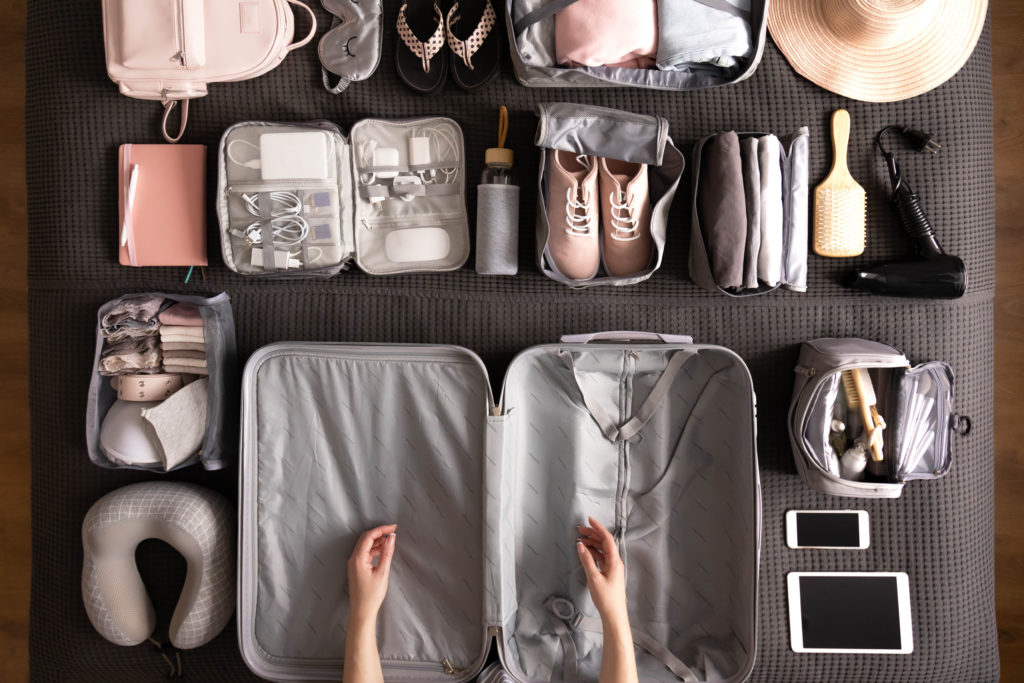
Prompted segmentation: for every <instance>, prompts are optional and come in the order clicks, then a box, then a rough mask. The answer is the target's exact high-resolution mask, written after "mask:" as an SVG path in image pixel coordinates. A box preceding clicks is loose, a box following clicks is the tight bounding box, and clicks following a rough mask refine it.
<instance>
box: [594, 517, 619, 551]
mask: <svg viewBox="0 0 1024 683" xmlns="http://www.w3.org/2000/svg"><path fill="white" fill-rule="evenodd" d="M589 519H590V526H592V527H594V530H595V531H596V532H597V534H598V537H599V538H600V543H601V550H602V552H604V554H605V557H608V558H611V557H612V556H615V557H618V556H619V551H618V550H617V549H616V547H615V539H614V538H612V535H611V533H610V532H609V531H608V530H607V529H605V528H604V526H603V525H602V524H601V522H599V521H597V520H596V519H594V518H593V517H590V518H589Z"/></svg>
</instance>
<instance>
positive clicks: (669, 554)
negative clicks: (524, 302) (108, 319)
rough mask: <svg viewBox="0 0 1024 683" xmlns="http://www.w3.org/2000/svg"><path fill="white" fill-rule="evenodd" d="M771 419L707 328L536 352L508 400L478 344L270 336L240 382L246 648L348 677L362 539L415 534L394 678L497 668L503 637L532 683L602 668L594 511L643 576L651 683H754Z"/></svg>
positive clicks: (633, 597) (241, 595) (283, 669)
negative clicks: (587, 538) (587, 569)
mask: <svg viewBox="0 0 1024 683" xmlns="http://www.w3.org/2000/svg"><path fill="white" fill-rule="evenodd" d="M595 342H596V343H595ZM754 413H755V405H754V392H753V384H752V382H751V378H750V373H749V372H748V370H747V367H746V365H745V364H744V362H743V360H742V359H740V357H739V356H737V355H736V354H735V353H733V352H732V351H730V350H728V349H725V348H723V347H720V346H713V345H706V344H694V343H693V342H692V340H691V339H690V338H689V337H678V336H671V335H655V334H648V333H637V332H625V333H615V332H613V333H599V334H594V335H580V336H572V337H565V338H563V339H562V340H561V342H560V343H556V344H548V345H542V346H535V347H532V348H529V349H525V350H523V352H522V353H520V354H519V355H518V356H516V358H515V359H514V360H513V361H512V363H511V365H510V366H509V368H508V370H507V371H506V373H505V376H504V386H503V388H502V392H501V396H500V397H498V399H497V400H495V397H494V396H493V395H492V393H491V381H490V380H489V379H488V375H487V371H486V369H485V367H484V363H483V361H482V360H481V359H480V357H479V356H477V355H476V354H474V353H473V352H472V351H470V350H468V349H464V348H461V347H455V346H445V345H425V344H344V343H302V342H288V343H277V344H272V345H270V346H266V347H263V348H262V349H259V350H258V351H256V352H255V353H254V354H253V356H252V357H251V358H250V359H249V362H248V364H247V366H246V369H245V372H244V374H243V379H242V439H241V449H242V453H241V466H240V485H239V501H238V504H239V535H238V538H239V567H238V642H239V648H240V650H241V652H242V657H243V659H244V660H245V662H246V664H247V665H248V666H249V668H250V669H252V671H253V672H254V673H256V674H258V675H259V676H262V677H264V678H268V679H271V680H307V681H308V680H337V679H338V675H339V672H340V671H342V669H343V667H344V665H345V662H344V661H343V656H344V653H345V637H346V633H345V629H346V621H347V617H348V609H349V601H348V597H347V596H346V592H345V582H344V580H340V579H339V577H344V575H345V565H346V560H347V558H348V555H349V554H350V553H351V552H352V548H353V545H354V543H355V541H356V538H357V537H358V536H359V534H360V533H361V532H362V531H363V530H364V529H368V528H371V527H374V526H377V525H379V524H383V523H396V524H398V540H397V544H398V545H397V550H396V552H395V556H394V560H393V563H392V565H391V575H390V580H389V588H388V599H387V600H385V601H384V605H383V607H382V609H381V613H380V616H379V617H378V622H377V633H378V637H379V645H380V658H381V665H382V669H383V673H384V678H385V679H386V680H388V681H393V682H394V681H398V682H408V683H413V682H423V681H451V682H452V683H461V682H465V681H471V680H475V679H476V677H477V676H478V675H479V673H480V671H481V669H482V668H483V667H484V665H485V662H486V661H487V656H488V652H489V651H490V649H491V644H492V643H495V644H496V645H497V648H498V652H499V653H500V655H501V663H502V666H503V667H504V669H505V670H506V671H507V672H509V674H510V675H511V676H513V677H514V679H515V680H516V681H530V682H532V683H539V682H540V681H545V682H548V681H554V682H556V683H557V682H561V681H564V682H565V683H571V682H572V681H576V680H579V681H596V680H597V678H598V672H599V669H600V666H601V648H602V634H601V622H600V618H599V617H598V614H597V611H596V609H595V607H594V604H593V602H592V600H591V598H590V594H589V592H588V591H587V585H586V577H585V575H584V572H583V568H582V567H581V565H580V562H579V557H578V555H577V554H576V550H575V543H576V538H577V532H576V529H575V526H574V525H575V524H578V523H582V522H584V521H585V520H586V518H587V516H593V517H594V518H596V519H597V520H599V521H600V522H601V523H603V524H605V525H606V526H607V527H608V528H609V530H610V531H611V532H612V533H613V534H614V536H615V538H616V541H617V544H618V548H619V553H620V555H621V556H622V558H623V561H624V563H625V565H626V596H627V599H628V602H629V605H630V613H629V616H630V626H631V627H632V629H633V638H634V641H635V642H636V644H637V665H638V669H639V671H640V672H641V676H642V679H643V680H645V681H661V682H664V683H669V682H673V681H679V680H683V681H687V682H689V683H697V681H708V682H715V683H726V682H728V683H740V681H743V680H745V679H746V677H747V676H748V675H749V674H750V670H751V668H752V667H753V664H754V655H755V652H756V651H757V642H756V641H757V590H758V554H759V549H760V535H761V534H760V531H761V496H760V484H759V479H758V468H757V454H756V438H755V426H754Z"/></svg>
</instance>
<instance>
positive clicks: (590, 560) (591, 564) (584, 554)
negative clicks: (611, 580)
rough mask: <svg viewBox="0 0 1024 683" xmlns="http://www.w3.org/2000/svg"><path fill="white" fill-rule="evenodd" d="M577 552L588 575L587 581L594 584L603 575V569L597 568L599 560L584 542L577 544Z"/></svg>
mask: <svg viewBox="0 0 1024 683" xmlns="http://www.w3.org/2000/svg"><path fill="white" fill-rule="evenodd" d="M576 554H577V555H579V557H580V564H582V565H583V571H584V572H585V573H586V575H587V583H588V584H590V585H591V586H593V585H594V582H595V581H597V579H598V577H600V576H601V571H600V570H599V569H598V568H597V560H596V559H595V558H594V555H593V553H592V552H591V551H590V550H589V549H588V548H587V546H585V545H583V543H582V542H579V543H577V544H576Z"/></svg>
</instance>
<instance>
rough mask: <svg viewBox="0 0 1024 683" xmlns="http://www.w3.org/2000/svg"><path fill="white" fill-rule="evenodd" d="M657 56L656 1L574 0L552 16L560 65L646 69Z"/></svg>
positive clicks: (556, 56) (556, 53)
mask: <svg viewBox="0 0 1024 683" xmlns="http://www.w3.org/2000/svg"><path fill="white" fill-rule="evenodd" d="M657 54H658V5H657V2H656V1H655V0H629V2H623V0H577V2H574V3H573V4H571V5H569V6H568V7H566V8H565V9H563V10H562V11H561V12H559V13H558V14H556V15H555V58H556V59H557V60H558V63H559V64H561V65H563V66H570V67H575V66H621V67H627V68H633V69H648V68H651V67H653V66H654V64H655V56H656V55H657Z"/></svg>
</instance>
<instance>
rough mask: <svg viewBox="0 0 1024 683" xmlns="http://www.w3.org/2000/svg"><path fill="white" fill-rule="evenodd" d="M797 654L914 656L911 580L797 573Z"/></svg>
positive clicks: (792, 584) (892, 575)
mask: <svg viewBox="0 0 1024 683" xmlns="http://www.w3.org/2000/svg"><path fill="white" fill-rule="evenodd" d="M788 581H789V635H790V643H791V645H792V648H793V652H866V653H871V654H910V653H911V652H913V651H914V638H913V632H912V628H911V621H910V581H909V579H908V578H907V575H906V574H904V573H903V572H878V573H858V572H835V573H831V572H793V573H791V574H789V575H788Z"/></svg>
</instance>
